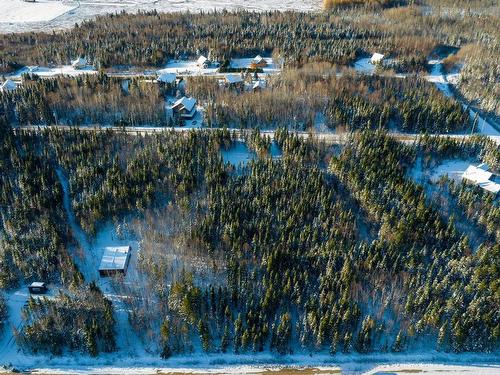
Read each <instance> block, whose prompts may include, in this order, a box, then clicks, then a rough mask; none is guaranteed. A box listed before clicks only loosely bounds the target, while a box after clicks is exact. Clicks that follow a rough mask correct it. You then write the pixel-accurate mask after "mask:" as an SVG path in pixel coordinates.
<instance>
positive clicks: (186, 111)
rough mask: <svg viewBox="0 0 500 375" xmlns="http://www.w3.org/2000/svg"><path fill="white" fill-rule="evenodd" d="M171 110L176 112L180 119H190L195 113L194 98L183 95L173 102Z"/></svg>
mask: <svg viewBox="0 0 500 375" xmlns="http://www.w3.org/2000/svg"><path fill="white" fill-rule="evenodd" d="M172 111H174V112H176V113H178V114H179V116H180V118H182V119H192V118H193V117H194V115H195V114H196V99H195V98H186V97H185V96H183V97H182V98H180V99H179V100H177V101H176V102H175V103H174V105H173V106H172Z"/></svg>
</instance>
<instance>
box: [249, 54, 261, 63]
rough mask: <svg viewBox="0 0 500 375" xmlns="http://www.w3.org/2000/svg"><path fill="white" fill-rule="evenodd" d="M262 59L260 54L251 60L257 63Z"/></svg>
mask: <svg viewBox="0 0 500 375" xmlns="http://www.w3.org/2000/svg"><path fill="white" fill-rule="evenodd" d="M262 60H264V58H263V57H262V56H261V55H257V56H255V57H254V58H253V60H252V62H254V63H255V64H258V63H260V62H262Z"/></svg>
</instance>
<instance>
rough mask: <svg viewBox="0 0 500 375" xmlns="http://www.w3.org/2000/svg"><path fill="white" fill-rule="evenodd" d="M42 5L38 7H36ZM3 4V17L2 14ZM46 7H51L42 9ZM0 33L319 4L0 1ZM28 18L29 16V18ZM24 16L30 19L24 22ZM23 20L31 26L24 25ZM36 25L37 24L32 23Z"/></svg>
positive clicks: (304, 0)
mask: <svg viewBox="0 0 500 375" xmlns="http://www.w3.org/2000/svg"><path fill="white" fill-rule="evenodd" d="M40 1H41V2H42V5H41V6H40V5H39V4H38V3H39V2H40ZM4 3H7V8H6V9H7V11H8V13H7V17H6V15H5V13H4V9H5V8H4ZM46 3H51V4H49V5H46ZM0 4H1V6H2V8H1V9H2V11H1V12H0V14H1V19H2V20H3V22H2V23H0V33H6V32H21V31H35V30H51V29H60V28H69V27H72V26H74V24H75V22H77V23H81V22H82V21H83V20H85V19H89V18H93V17H95V16H96V15H100V14H107V13H116V12H121V11H122V10H125V11H127V12H137V11H140V10H142V11H150V10H154V9H156V10H158V11H159V12H182V11H190V12H200V11H204V12H210V11H213V10H214V9H218V10H221V9H228V10H238V9H246V10H251V11H268V10H302V11H317V10H320V9H321V1H317V0H283V1H277V0H254V1H248V0H189V1H184V0H82V1H76V0H66V1H56V0H52V1H50V0H38V1H37V3H23V1H22V0H1V2H0ZM29 15H31V16H29ZM28 16H29V17H30V18H28ZM27 20H31V21H32V22H30V23H26V21H27ZM34 21H38V22H34Z"/></svg>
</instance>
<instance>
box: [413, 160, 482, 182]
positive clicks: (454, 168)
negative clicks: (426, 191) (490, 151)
mask: <svg viewBox="0 0 500 375" xmlns="http://www.w3.org/2000/svg"><path fill="white" fill-rule="evenodd" d="M471 164H477V160H472V159H470V160H462V159H447V160H443V161H442V162H441V163H439V164H438V165H436V166H434V167H431V168H427V169H424V167H423V165H422V159H421V158H417V161H416V163H415V166H414V167H413V168H412V169H411V171H410V172H409V173H410V176H411V177H412V178H413V179H414V180H415V181H416V182H418V183H426V182H429V181H430V182H437V181H439V179H440V178H441V177H443V176H448V178H450V179H452V180H455V181H461V179H462V174H463V173H464V172H465V170H466V169H467V167H468V166H469V165H471Z"/></svg>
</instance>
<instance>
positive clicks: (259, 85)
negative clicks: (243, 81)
mask: <svg viewBox="0 0 500 375" xmlns="http://www.w3.org/2000/svg"><path fill="white" fill-rule="evenodd" d="M265 88H266V81H261V80H260V79H259V80H258V81H255V83H254V84H253V86H252V91H254V92H258V91H262V89H265Z"/></svg>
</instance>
